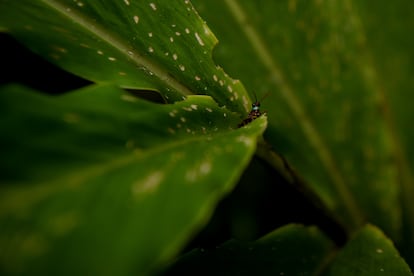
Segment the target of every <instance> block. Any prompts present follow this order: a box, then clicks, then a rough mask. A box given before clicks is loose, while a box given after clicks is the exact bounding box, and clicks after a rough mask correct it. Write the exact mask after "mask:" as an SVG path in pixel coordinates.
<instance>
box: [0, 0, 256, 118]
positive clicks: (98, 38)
mask: <svg viewBox="0 0 414 276" xmlns="http://www.w3.org/2000/svg"><path fill="white" fill-rule="evenodd" d="M0 11H1V12H0V15H1V16H0V28H2V29H6V30H7V31H8V32H9V33H10V34H12V35H13V36H14V37H16V38H17V39H18V40H19V41H21V42H22V43H24V44H25V45H26V46H27V47H29V48H30V49H31V50H33V51H34V52H36V53H38V54H39V55H41V56H42V57H44V58H47V59H48V60H49V61H51V62H53V63H55V64H57V65H59V66H61V67H63V68H65V69H66V70H68V71H70V72H72V73H74V74H77V75H79V76H82V77H84V78H88V79H90V80H93V81H95V82H103V83H113V84H117V85H119V86H121V87H125V88H135V89H146V90H154V91H159V92H160V93H161V95H162V96H163V97H164V98H165V99H166V100H167V101H169V102H173V101H176V100H181V99H182V97H184V96H186V95H191V94H207V95H211V96H213V97H214V99H215V100H216V101H218V102H219V104H220V105H226V106H228V107H230V108H231V109H232V110H234V111H237V112H240V113H241V114H244V113H246V112H248V111H249V98H248V95H247V94H246V91H245V89H244V87H243V86H242V84H241V83H240V82H239V81H236V80H233V79H231V78H230V77H229V76H227V75H226V74H225V72H224V71H223V70H222V69H221V68H220V67H218V66H216V65H215V64H214V62H213V60H212V50H213V47H214V45H215V44H216V43H217V39H216V38H215V36H214V35H213V34H212V33H211V31H210V29H209V28H208V27H207V25H206V24H205V22H204V21H203V20H201V18H200V17H199V16H198V14H197V12H196V11H195V10H194V8H193V6H192V5H191V3H190V2H189V1H175V2H174V3H171V1H167V0H155V1H154V0H151V1H131V0H124V1H122V0H120V1H81V0H77V1H72V0H40V1H31V0H22V1H14V0H1V1H0ZM17 18H18V20H16V19H17ZM97 68H99V70H97Z"/></svg>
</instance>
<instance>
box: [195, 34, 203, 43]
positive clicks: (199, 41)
mask: <svg viewBox="0 0 414 276" xmlns="http://www.w3.org/2000/svg"><path fill="white" fill-rule="evenodd" d="M194 35H195V37H196V39H197V41H198V44H200V45H201V46H204V41H203V40H202V39H201V37H200V36H199V34H198V33H194Z"/></svg>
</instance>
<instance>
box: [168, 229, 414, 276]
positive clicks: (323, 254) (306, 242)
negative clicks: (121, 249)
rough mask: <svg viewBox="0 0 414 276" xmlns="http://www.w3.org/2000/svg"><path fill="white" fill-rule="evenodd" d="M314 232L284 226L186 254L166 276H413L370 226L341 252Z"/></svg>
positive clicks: (396, 254)
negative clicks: (255, 237) (248, 239)
mask: <svg viewBox="0 0 414 276" xmlns="http://www.w3.org/2000/svg"><path fill="white" fill-rule="evenodd" d="M337 251H338V248H336V247H335V246H334V245H333V244H332V243H331V242H330V241H329V239H328V238H327V237H326V236H325V235H323V233H321V232H320V231H319V230H318V229H316V228H314V227H303V226H299V225H288V226H284V227H282V228H280V229H277V230H276V231H274V232H272V233H270V234H268V235H266V236H265V237H263V238H261V239H259V240H257V241H254V242H243V241H236V240H232V241H229V242H226V243H225V244H223V245H221V246H219V247H217V248H214V249H198V250H193V251H192V252H190V253H187V254H186V255H184V256H183V257H182V258H180V259H178V261H177V262H176V263H174V264H173V265H171V267H170V268H169V269H168V270H166V271H165V272H164V274H165V275H189V274H192V275H194V274H197V275H332V276H337V275H389V276H395V275H407V276H408V275H413V274H412V273H411V271H410V268H409V267H408V265H407V264H406V263H405V262H404V260H403V259H402V258H401V257H400V256H399V254H398V251H397V250H396V249H395V248H394V246H393V245H392V243H391V242H390V241H389V240H388V239H387V238H386V237H385V236H384V234H383V233H382V232H381V231H380V230H378V229H377V228H376V227H374V226H370V225H368V226H366V227H364V228H363V229H362V230H360V231H359V232H358V233H356V234H355V237H354V238H353V239H352V240H351V241H350V242H349V243H348V244H346V246H345V247H344V248H342V249H339V252H337Z"/></svg>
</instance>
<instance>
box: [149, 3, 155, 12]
mask: <svg viewBox="0 0 414 276" xmlns="http://www.w3.org/2000/svg"><path fill="white" fill-rule="evenodd" d="M149 5H150V6H151V9H153V10H154V11H156V10H157V6H156V5H155V4H154V3H150V4H149Z"/></svg>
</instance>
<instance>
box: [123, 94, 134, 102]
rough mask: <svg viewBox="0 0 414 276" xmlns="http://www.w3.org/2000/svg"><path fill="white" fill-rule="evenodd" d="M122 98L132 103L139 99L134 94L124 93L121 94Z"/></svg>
mask: <svg viewBox="0 0 414 276" xmlns="http://www.w3.org/2000/svg"><path fill="white" fill-rule="evenodd" d="M121 100H123V101H126V102H130V103H134V102H136V101H137V98H135V97H134V96H131V95H128V94H123V95H122V96H121Z"/></svg>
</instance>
